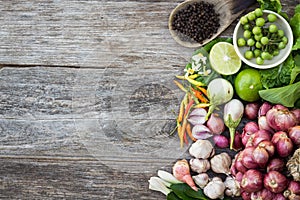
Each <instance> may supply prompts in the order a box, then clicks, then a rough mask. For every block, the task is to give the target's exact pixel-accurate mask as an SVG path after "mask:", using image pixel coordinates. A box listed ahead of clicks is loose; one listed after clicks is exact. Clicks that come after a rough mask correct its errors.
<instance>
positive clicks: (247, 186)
mask: <svg viewBox="0 0 300 200" xmlns="http://www.w3.org/2000/svg"><path fill="white" fill-rule="evenodd" d="M241 188H242V189H243V190H244V191H246V192H249V193H251V192H257V191H259V190H261V189H262V188H263V174H262V173H261V172H260V171H258V170H256V169H249V170H248V171H247V172H246V173H245V174H244V175H243V179H242V181H241Z"/></svg>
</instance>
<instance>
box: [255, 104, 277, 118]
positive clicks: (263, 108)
mask: <svg viewBox="0 0 300 200" xmlns="http://www.w3.org/2000/svg"><path fill="white" fill-rule="evenodd" d="M272 107H273V106H272V105H271V104H270V103H269V102H264V103H263V104H262V105H261V106H260V108H259V110H258V117H260V116H265V115H266V114H267V112H268V111H269V110H271V108H272Z"/></svg>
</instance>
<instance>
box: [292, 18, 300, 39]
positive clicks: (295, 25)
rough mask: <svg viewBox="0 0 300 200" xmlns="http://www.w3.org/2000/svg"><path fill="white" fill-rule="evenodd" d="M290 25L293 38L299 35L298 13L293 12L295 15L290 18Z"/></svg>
mask: <svg viewBox="0 0 300 200" xmlns="http://www.w3.org/2000/svg"><path fill="white" fill-rule="evenodd" d="M290 25H291V28H292V30H293V34H294V37H295V40H298V38H299V37H300V13H295V15H294V16H293V17H292V18H291V19H290Z"/></svg>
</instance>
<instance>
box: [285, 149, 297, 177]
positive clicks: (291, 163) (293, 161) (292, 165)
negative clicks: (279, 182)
mask: <svg viewBox="0 0 300 200" xmlns="http://www.w3.org/2000/svg"><path fill="white" fill-rule="evenodd" d="M286 166H287V168H288V171H289V173H290V174H291V175H292V176H293V178H294V180H295V181H300V148H298V149H297V150H296V151H295V152H294V154H293V156H292V157H291V158H290V159H289V160H288V162H287V164H286Z"/></svg>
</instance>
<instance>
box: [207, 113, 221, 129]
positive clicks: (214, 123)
mask: <svg viewBox="0 0 300 200" xmlns="http://www.w3.org/2000/svg"><path fill="white" fill-rule="evenodd" d="M206 126H207V127H208V128H209V129H210V130H211V133H213V134H221V133H222V132H223V131H224V130H225V124H224V121H223V119H222V118H221V117H219V116H218V115H217V114H215V113H212V114H211V115H210V117H209V119H208V120H207V122H206Z"/></svg>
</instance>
